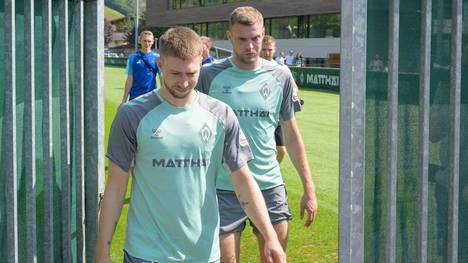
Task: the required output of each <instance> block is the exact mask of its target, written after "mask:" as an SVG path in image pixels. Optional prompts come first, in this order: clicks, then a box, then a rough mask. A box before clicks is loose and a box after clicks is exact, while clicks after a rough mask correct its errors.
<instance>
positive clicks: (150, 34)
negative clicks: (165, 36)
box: [140, 30, 154, 40]
mask: <svg viewBox="0 0 468 263" xmlns="http://www.w3.org/2000/svg"><path fill="white" fill-rule="evenodd" d="M146 36H151V37H153V40H154V35H153V32H151V31H149V30H143V31H141V33H140V40H141V39H142V38H143V37H146Z"/></svg>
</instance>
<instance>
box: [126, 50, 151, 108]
mask: <svg viewBox="0 0 468 263" xmlns="http://www.w3.org/2000/svg"><path fill="white" fill-rule="evenodd" d="M141 57H143V58H144V59H145V60H146V62H148V64H150V65H151V67H153V68H154V70H155V71H156V72H159V69H158V66H157V64H156V58H158V57H159V54H158V53H155V52H153V51H151V52H150V53H148V54H144V53H143V52H141V51H137V52H135V53H133V54H132V55H130V57H129V58H128V60H127V75H128V76H132V77H133V82H132V88H131V89H130V92H129V95H130V100H132V99H134V98H136V97H138V96H140V95H143V94H145V93H148V92H150V91H152V90H154V89H155V88H156V74H155V73H153V71H152V70H151V69H150V68H149V67H148V66H147V65H146V63H145V62H144V61H143V60H142V59H141Z"/></svg>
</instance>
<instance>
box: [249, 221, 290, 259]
mask: <svg viewBox="0 0 468 263" xmlns="http://www.w3.org/2000/svg"><path fill="white" fill-rule="evenodd" d="M273 228H274V229H275V231H276V235H278V239H279V242H280V244H281V246H282V247H283V250H284V251H285V252H286V246H287V244H288V221H287V220H283V221H281V222H279V223H276V224H274V225H273ZM255 236H256V237H257V241H258V249H259V250H260V260H261V262H262V263H266V262H267V260H266V258H265V253H264V252H263V251H264V250H265V239H264V238H263V236H262V234H260V233H258V232H256V233H255Z"/></svg>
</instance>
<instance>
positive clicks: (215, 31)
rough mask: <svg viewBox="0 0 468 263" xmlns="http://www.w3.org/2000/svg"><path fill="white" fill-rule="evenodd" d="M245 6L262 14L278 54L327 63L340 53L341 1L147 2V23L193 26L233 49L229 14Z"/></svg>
mask: <svg viewBox="0 0 468 263" xmlns="http://www.w3.org/2000/svg"><path fill="white" fill-rule="evenodd" d="M243 5H250V6H253V7H255V8H257V9H258V10H260V11H261V12H262V14H263V16H264V18H265V30H266V33H267V34H269V35H272V36H274V37H275V38H276V39H277V49H278V51H287V50H294V51H296V52H301V53H302V54H303V55H304V56H305V57H308V58H310V59H319V60H320V59H322V60H324V61H325V60H326V58H328V56H329V54H333V53H339V48H340V1H339V0H331V1H321V0H290V1H286V0H280V1H278V0H265V1H248V0H153V1H148V2H147V12H146V21H147V25H148V26H158V27H166V26H175V25H185V26H189V27H191V28H193V29H194V30H195V31H197V32H198V33H199V34H200V35H207V36H210V37H212V38H213V39H214V41H215V45H216V46H219V47H222V48H226V49H231V46H230V43H229V41H227V39H226V34H225V32H226V30H227V29H228V20H229V14H230V13H231V12H232V10H233V9H234V8H236V7H238V6H243ZM311 39H313V41H311Z"/></svg>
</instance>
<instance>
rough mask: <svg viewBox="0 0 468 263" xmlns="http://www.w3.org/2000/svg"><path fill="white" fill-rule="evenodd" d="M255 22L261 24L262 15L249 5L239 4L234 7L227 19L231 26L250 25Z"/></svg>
mask: <svg viewBox="0 0 468 263" xmlns="http://www.w3.org/2000/svg"><path fill="white" fill-rule="evenodd" d="M257 23H260V24H262V25H263V15H262V13H260V11H258V10H257V9H255V8H253V7H251V6H241V7H238V8H236V9H234V11H232V13H231V17H230V19H229V27H232V26H233V25H234V24H241V25H245V26H251V25H254V24H257Z"/></svg>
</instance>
